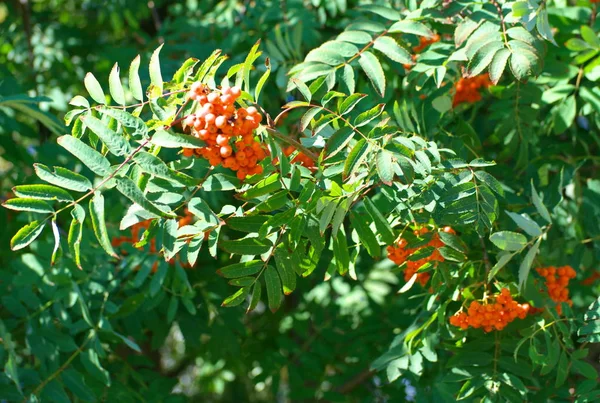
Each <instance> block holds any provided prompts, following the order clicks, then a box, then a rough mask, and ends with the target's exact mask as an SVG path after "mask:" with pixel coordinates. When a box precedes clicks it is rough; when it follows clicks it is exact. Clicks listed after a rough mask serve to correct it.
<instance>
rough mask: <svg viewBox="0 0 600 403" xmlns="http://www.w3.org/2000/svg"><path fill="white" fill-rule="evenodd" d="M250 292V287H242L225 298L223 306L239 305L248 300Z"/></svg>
mask: <svg viewBox="0 0 600 403" xmlns="http://www.w3.org/2000/svg"><path fill="white" fill-rule="evenodd" d="M249 292H250V287H242V288H240V289H239V290H237V291H236V292H235V293H233V294H231V295H230V296H229V297H227V298H225V300H224V301H223V303H222V304H221V306H226V307H232V306H238V305H240V304H241V303H242V302H244V301H245V300H246V296H248V293H249Z"/></svg>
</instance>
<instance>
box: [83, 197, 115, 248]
mask: <svg viewBox="0 0 600 403" xmlns="http://www.w3.org/2000/svg"><path fill="white" fill-rule="evenodd" d="M89 209H90V217H91V218H92V227H93V228H94V234H96V238H97V239H98V242H99V243H100V246H102V248H103V249H104V250H105V251H106V253H108V254H109V255H110V256H112V257H118V256H117V254H116V253H115V251H114V249H113V247H112V245H111V242H110V237H109V236H108V230H107V229H106V221H104V196H103V195H102V193H100V192H96V193H95V194H94V197H92V199H91V200H90V205H89Z"/></svg>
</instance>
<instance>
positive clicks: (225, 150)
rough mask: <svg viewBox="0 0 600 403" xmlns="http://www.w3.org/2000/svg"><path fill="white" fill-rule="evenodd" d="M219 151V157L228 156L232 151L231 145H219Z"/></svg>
mask: <svg viewBox="0 0 600 403" xmlns="http://www.w3.org/2000/svg"><path fill="white" fill-rule="evenodd" d="M220 152H221V157H223V158H227V157H229V156H230V155H231V152H232V150H231V146H223V147H221V149H220Z"/></svg>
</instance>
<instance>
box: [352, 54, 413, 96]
mask: <svg viewBox="0 0 600 403" xmlns="http://www.w3.org/2000/svg"><path fill="white" fill-rule="evenodd" d="M411 61H412V60H411ZM358 64H359V65H360V67H361V68H362V69H363V71H364V72H365V74H366V75H367V77H368V78H369V80H370V81H371V84H373V87H374V88H375V90H376V91H377V93H378V94H379V95H380V96H382V97H383V96H384V95H385V74H384V73H383V68H382V67H381V64H380V63H379V60H377V57H375V55H374V54H373V53H371V52H368V51H366V52H363V53H362V54H361V55H360V58H359V59H358Z"/></svg>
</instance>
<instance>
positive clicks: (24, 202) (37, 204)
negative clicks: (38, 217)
mask: <svg viewBox="0 0 600 403" xmlns="http://www.w3.org/2000/svg"><path fill="white" fill-rule="evenodd" d="M2 206H3V207H4V208H7V209H9V210H16V211H30V212H32V213H40V214H44V213H54V209H53V208H52V206H51V205H50V204H48V203H47V202H45V201H43V200H38V199H32V198H30V197H21V198H15V199H9V200H7V201H5V202H4V203H2Z"/></svg>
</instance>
